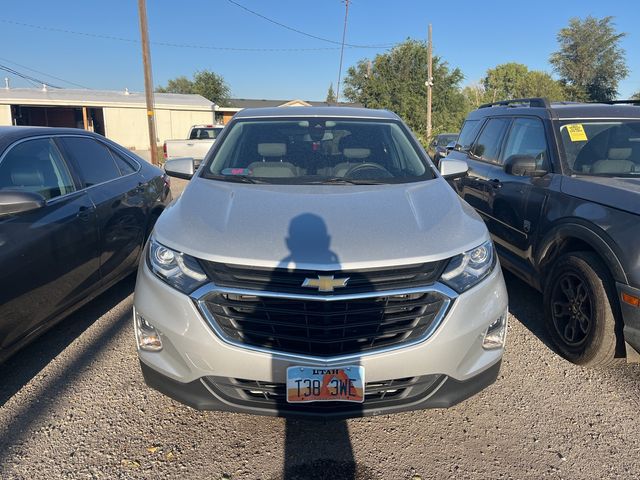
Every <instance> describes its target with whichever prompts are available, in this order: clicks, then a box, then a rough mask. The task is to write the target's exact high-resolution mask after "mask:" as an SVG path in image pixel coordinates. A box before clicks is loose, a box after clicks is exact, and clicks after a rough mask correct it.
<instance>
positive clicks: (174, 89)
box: [156, 70, 230, 106]
mask: <svg viewBox="0 0 640 480" xmlns="http://www.w3.org/2000/svg"><path fill="white" fill-rule="evenodd" d="M156 92H158V93H195V94H198V95H202V96H203V97H204V98H207V99H209V100H211V101H212V102H214V103H215V104H217V105H221V106H224V105H225V104H226V102H227V100H228V98H229V93H230V90H229V86H228V85H227V83H226V82H225V80H224V78H222V76H221V75H218V74H217V73H214V72H211V71H209V70H201V71H198V72H196V73H195V74H194V75H193V80H189V79H188V78H187V77H185V76H180V77H176V78H174V79H171V80H169V81H168V82H167V86H166V87H157V88H156Z"/></svg>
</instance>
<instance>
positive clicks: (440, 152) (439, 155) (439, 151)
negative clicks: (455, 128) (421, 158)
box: [429, 133, 458, 167]
mask: <svg viewBox="0 0 640 480" xmlns="http://www.w3.org/2000/svg"><path fill="white" fill-rule="evenodd" d="M457 139H458V134H457V133H441V134H440V135H436V137H435V138H434V139H433V141H432V142H431V143H430V144H429V155H430V156H431V158H432V160H433V163H434V164H435V165H436V167H438V166H440V160H442V159H443V158H444V157H446V156H447V154H448V153H449V151H448V150H447V145H449V144H450V143H451V142H455V141H456V140H457Z"/></svg>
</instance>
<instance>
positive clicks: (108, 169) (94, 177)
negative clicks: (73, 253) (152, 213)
mask: <svg viewBox="0 0 640 480" xmlns="http://www.w3.org/2000/svg"><path fill="white" fill-rule="evenodd" d="M60 142H61V144H62V145H63V146H64V150H65V152H66V154H67V155H69V156H70V157H71V158H72V159H73V162H74V164H75V165H76V166H77V168H78V170H79V171H80V175H81V178H82V179H83V182H84V183H85V185H86V186H87V187H88V188H87V193H88V195H89V197H90V198H91V200H92V202H93V204H94V205H95V208H96V215H97V222H98V228H99V230H100V244H99V254H100V271H101V273H102V280H103V282H105V283H109V282H111V281H112V280H114V279H115V278H117V277H119V276H121V275H122V274H123V273H125V272H126V271H129V270H131V269H132V268H133V267H134V265H135V263H136V262H137V259H138V256H139V254H140V250H141V246H142V241H143V238H144V231H145V227H146V214H145V209H144V183H143V181H142V178H141V176H140V175H139V174H138V173H131V171H130V170H128V169H126V165H124V164H122V160H123V159H122V158H118V157H115V156H114V155H115V154H112V153H111V150H110V149H109V148H107V146H106V145H104V144H102V143H101V142H98V141H96V140H94V139H92V138H86V137H85V138H82V137H65V138H61V139H60Z"/></svg>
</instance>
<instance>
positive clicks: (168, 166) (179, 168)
mask: <svg viewBox="0 0 640 480" xmlns="http://www.w3.org/2000/svg"><path fill="white" fill-rule="evenodd" d="M164 171H165V172H166V173H167V175H169V176H170V177H176V178H182V179H184V180H191V177H193V174H194V172H195V162H194V160H193V158H190V157H184V158H174V159H172V160H167V161H166V162H165V163H164Z"/></svg>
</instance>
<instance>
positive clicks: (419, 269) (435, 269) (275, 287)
mask: <svg viewBox="0 0 640 480" xmlns="http://www.w3.org/2000/svg"><path fill="white" fill-rule="evenodd" d="M447 262H448V260H443V261H437V262H430V263H419V264H414V265H402V266H393V267H386V268H370V269H360V270H333V271H332V270H328V271H322V272H321V273H322V275H327V276H331V275H333V276H334V277H335V278H346V277H348V278H349V282H348V283H347V285H346V287H344V288H340V289H339V290H336V291H337V292H338V293H340V294H349V293H363V292H379V291H384V290H392V289H399V288H412V287H421V286H424V285H431V284H432V283H434V282H436V281H437V280H438V278H440V275H441V274H442V272H443V270H444V268H445V266H446V264H447ZM200 263H201V264H202V266H203V268H204V270H205V271H206V273H207V275H208V277H209V278H210V279H211V281H212V282H213V283H214V284H215V285H217V286H219V287H230V288H242V289H250V290H260V291H271V292H282V293H300V294H305V295H313V294H320V295H321V294H322V292H319V291H318V289H314V288H305V287H303V286H302V283H303V282H304V280H305V279H306V278H317V277H318V273H319V272H318V271H315V270H288V269H286V268H264V267H253V266H251V267H247V266H242V265H231V264H226V263H215V262H208V261H205V260H200Z"/></svg>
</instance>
